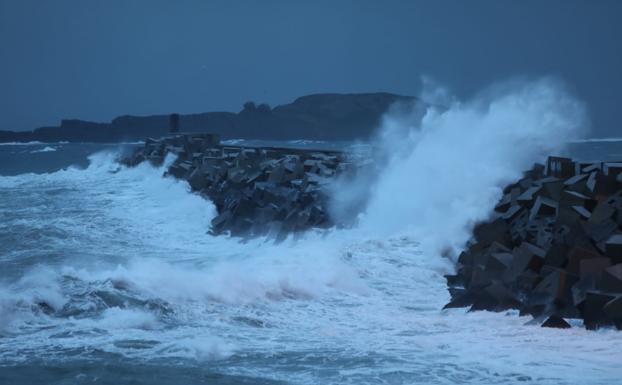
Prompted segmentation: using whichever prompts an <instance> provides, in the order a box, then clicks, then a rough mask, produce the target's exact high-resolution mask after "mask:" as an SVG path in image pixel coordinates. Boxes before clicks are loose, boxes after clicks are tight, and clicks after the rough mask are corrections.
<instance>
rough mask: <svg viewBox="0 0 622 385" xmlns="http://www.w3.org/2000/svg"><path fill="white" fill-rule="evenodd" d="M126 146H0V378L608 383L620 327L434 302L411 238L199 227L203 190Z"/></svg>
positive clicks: (434, 261) (437, 298)
mask: <svg viewBox="0 0 622 385" xmlns="http://www.w3.org/2000/svg"><path fill="white" fill-rule="evenodd" d="M122 147H125V146H118V145H93V144H31V145H5V146H0V157H2V159H3V167H4V169H3V173H4V175H3V176H1V177H0V263H1V266H2V269H1V270H0V383H2V384H81V383H84V384H87V383H89V384H91V383H96V384H125V383H128V384H129V383H132V384H136V383H139V384H143V383H144V384H182V383H205V384H272V383H292V384H319V383H321V384H344V383H352V384H411V383H430V384H455V383H467V382H468V383H482V384H510V383H533V384H576V383H583V384H614V383H618V382H619V381H620V375H621V374H622V369H621V367H620V359H619V357H620V353H621V352H622V351H621V348H620V347H621V346H622V333H618V332H615V331H613V330H601V331H596V332H593V331H586V330H583V329H581V328H580V327H577V328H573V329H571V330H552V329H544V328H541V327H539V326H534V325H526V323H527V322H528V321H529V318H526V317H519V316H518V314H516V313H515V312H507V313H488V312H474V313H467V312H466V311H465V310H463V309H454V310H445V311H443V310H441V308H442V306H443V305H444V304H445V303H446V301H447V300H448V294H447V292H446V289H445V282H444V279H443V276H442V275H443V274H445V273H449V272H451V271H452V262H451V260H450V259H447V258H442V257H439V256H438V255H429V254H427V253H426V251H425V248H424V247H422V245H421V240H420V239H418V238H416V237H413V236H409V235H408V234H396V235H393V236H386V235H375V234H374V233H368V232H364V231H362V230H356V229H353V230H332V231H329V232H326V233H309V234H307V235H306V236H305V237H303V239H299V240H296V241H294V240H288V241H286V242H284V243H282V244H278V245H275V244H273V243H271V242H268V241H265V240H262V239H258V240H251V241H246V242H245V241H241V240H238V239H233V238H228V237H213V236H210V235H208V234H207V233H206V230H207V229H208V226H209V221H210V219H211V218H212V217H213V216H214V215H215V210H214V207H213V206H212V205H211V203H210V202H208V201H205V200H203V199H202V198H200V197H198V196H196V195H193V194H191V193H190V192H189V188H188V186H187V185H186V184H185V183H182V182H178V181H175V180H173V179H169V178H163V177H162V173H163V169H162V168H160V169H158V168H153V167H151V166H149V165H146V164H143V165H140V166H138V167H136V168H133V169H126V168H123V167H121V166H119V165H118V164H116V163H115V161H114V160H115V157H116V156H117V155H118V154H119V152H120V151H125V150H124V149H123V148H122ZM572 147H573V149H571V150H572V151H574V152H576V153H583V154H584V155H590V154H592V155H594V157H600V158H602V157H603V151H607V152H611V154H612V156H614V155H616V154H617V153H618V151H620V150H621V149H622V142H607V143H604V142H601V143H598V144H595V142H589V143H575V144H573V145H572ZM49 148H53V149H54V150H53V151H52V150H46V149H49ZM604 148H606V150H603V149H604ZM89 152H93V153H92V154H91V155H89V156H88V157H86V156H84V154H87V153H89ZM37 154H39V155H40V154H43V155H44V156H45V158H41V159H42V163H41V164H40V165H38V166H37V165H36V164H35V163H36V162H34V160H35V159H38V158H36V157H37V156H39V155H37ZM24 157H28V158H29V159H30V160H31V161H30V162H28V164H23V165H22V166H23V170H24V171H25V172H23V173H18V172H16V171H19V164H20V163H25V162H24ZM5 162H9V163H10V167H7V166H6V163H5ZM44 165H47V167H48V170H46V169H45V166H44ZM59 165H64V169H61V170H57V167H59ZM71 165H77V166H71ZM35 166H37V167H35ZM33 167H35V168H37V171H38V173H32V172H26V171H32V170H33ZM10 174H16V175H10Z"/></svg>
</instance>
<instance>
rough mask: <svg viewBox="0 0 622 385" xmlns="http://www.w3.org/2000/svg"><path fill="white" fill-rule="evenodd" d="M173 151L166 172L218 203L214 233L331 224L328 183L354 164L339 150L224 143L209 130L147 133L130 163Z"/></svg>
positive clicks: (277, 234) (279, 231)
mask: <svg viewBox="0 0 622 385" xmlns="http://www.w3.org/2000/svg"><path fill="white" fill-rule="evenodd" d="M169 153H172V154H174V155H176V157H177V158H176V160H175V162H174V163H173V164H172V165H170V167H169V168H168V170H167V172H166V174H167V175H170V176H172V177H175V178H178V179H184V180H186V181H187V182H188V184H189V185H190V187H191V189H192V190H193V191H195V192H197V193H199V194H201V195H202V196H205V197H206V198H208V199H210V200H211V201H212V202H213V203H214V204H215V205H216V208H217V209H218V216H217V217H216V218H214V219H213V220H212V224H211V230H210V231H211V232H212V233H213V234H221V233H225V232H228V233H230V234H232V235H235V236H244V237H246V236H265V235H268V236H271V237H274V238H276V239H278V240H281V239H284V238H285V237H286V236H287V235H288V234H290V233H295V232H299V231H304V230H307V229H310V228H326V227H329V226H332V225H333V224H334V223H333V222H332V221H331V218H330V217H329V215H328V212H327V203H328V202H327V201H328V197H327V195H326V191H325V185H326V184H327V183H328V181H329V179H330V178H332V177H335V176H336V175H337V174H341V173H344V172H348V171H349V170H350V169H352V167H351V165H352V163H351V162H350V160H348V159H347V158H346V156H345V155H344V154H343V153H341V152H337V151H317V150H305V149H285V148H272V147H270V148H251V147H240V146H222V145H220V143H219V141H218V138H217V137H216V136H214V135H206V134H202V135H201V134H199V135H189V134H181V135H176V136H171V137H166V138H162V139H159V140H155V139H148V140H147V141H146V142H145V146H144V147H143V148H141V149H139V150H138V151H136V152H135V153H134V154H133V155H132V156H131V157H130V158H128V159H126V160H125V163H126V164H128V165H136V164H138V163H140V162H142V161H145V160H147V161H150V162H152V163H153V164H154V165H161V164H162V162H163V160H164V158H165V157H166V155H167V154H169Z"/></svg>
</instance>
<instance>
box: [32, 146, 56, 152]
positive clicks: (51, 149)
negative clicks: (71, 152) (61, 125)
mask: <svg viewBox="0 0 622 385" xmlns="http://www.w3.org/2000/svg"><path fill="white" fill-rule="evenodd" d="M54 151H56V148H54V147H50V146H45V147H43V148H42V149H39V150H34V151H31V152H30V153H31V154H37V153H40V152H54Z"/></svg>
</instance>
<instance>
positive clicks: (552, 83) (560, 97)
mask: <svg viewBox="0 0 622 385" xmlns="http://www.w3.org/2000/svg"><path fill="white" fill-rule="evenodd" d="M427 93H428V94H435V95H439V94H440V95H444V100H445V101H447V100H449V105H447V106H445V107H443V106H440V107H439V106H438V103H430V104H429V105H428V107H427V109H426V111H425V113H424V114H423V117H421V118H420V114H418V113H412V114H410V115H405V114H399V115H391V114H389V115H387V116H385V118H384V123H383V126H382V128H381V131H380V138H381V146H382V149H383V150H384V152H385V153H387V154H388V155H387V158H388V161H387V163H386V167H385V168H384V169H383V170H382V171H381V172H380V173H379V177H378V179H377V180H376V181H375V183H374V184H373V186H371V188H370V190H371V195H370V197H369V201H368V204H367V208H366V210H365V215H364V217H363V218H362V220H361V223H360V228H361V229H363V230H365V231H367V232H370V233H374V234H384V235H390V234H396V233H405V234H413V235H415V236H416V237H417V238H418V239H420V240H421V241H422V246H423V247H424V248H425V249H426V250H428V251H430V252H432V253H436V254H438V252H439V251H440V250H443V249H446V248H450V250H453V251H455V250H457V249H459V248H460V247H461V246H462V245H464V243H465V242H466V241H467V240H468V239H469V237H470V234H471V229H472V227H473V225H474V224H475V223H476V222H477V221H481V220H484V219H486V218H487V217H488V215H489V213H490V212H491V210H492V208H493V206H494V204H495V203H496V202H497V200H498V198H499V197H500V194H501V191H502V188H503V187H504V186H505V185H506V184H507V183H509V182H511V181H514V180H516V179H518V178H519V177H520V175H521V173H522V171H524V170H526V169H528V168H530V167H531V166H532V164H533V163H534V162H541V161H543V160H544V159H545V157H546V156H547V155H550V154H557V153H559V152H560V151H562V150H563V148H564V146H565V143H566V142H567V141H569V140H578V139H581V138H583V137H584V135H585V134H586V133H587V127H588V119H587V114H586V110H585V107H584V106H583V104H582V103H581V102H580V101H578V100H577V99H576V98H574V97H573V96H572V95H570V94H569V93H568V92H567V91H566V89H565V87H564V86H563V84H562V83H561V82H559V81H557V80H554V79H551V78H544V79H540V80H536V81H528V82H508V83H503V84H497V85H494V86H492V87H490V88H488V89H487V90H485V91H484V92H482V93H480V94H479V95H478V96H476V97H474V98H473V99H471V100H468V101H465V102H461V101H458V100H456V99H451V98H447V97H446V95H447V93H445V92H438V91H437V92H434V91H428V92H427Z"/></svg>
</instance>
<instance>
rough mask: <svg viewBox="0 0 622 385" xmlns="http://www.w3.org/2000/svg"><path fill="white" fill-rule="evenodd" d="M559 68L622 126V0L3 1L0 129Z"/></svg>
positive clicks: (467, 85)
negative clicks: (620, 113)
mask: <svg viewBox="0 0 622 385" xmlns="http://www.w3.org/2000/svg"><path fill="white" fill-rule="evenodd" d="M421 75H428V76H431V77H433V78H434V79H436V80H437V81H439V82H441V83H443V84H446V85H447V86H449V87H450V88H451V89H452V90H453V91H454V92H455V93H456V94H457V95H458V96H462V97H465V96H468V95H469V94H472V93H474V92H476V91H477V90H478V89H480V88H481V87H483V86H486V85H488V84H490V83H492V82H494V81H496V80H503V79H505V78H507V77H511V76H517V75H519V76H522V75H527V76H540V75H557V76H561V77H562V78H563V79H564V80H566V81H567V82H568V83H569V84H570V85H571V86H572V87H573V88H574V91H575V93H576V94H577V95H578V96H579V97H580V98H582V99H583V100H585V101H586V102H587V104H588V108H589V111H590V115H591V117H592V123H593V126H594V127H593V136H596V137H602V136H614V135H618V136H622V127H621V125H620V122H619V119H618V116H617V115H618V113H617V112H618V109H619V108H620V106H621V102H622V97H621V96H620V92H621V90H622V1H618V0H574V1H572V0H523V1H519V0H513V1H506V0H471V1H466V0H464V1H463V0H453V1H450V0H440V1H439V0H426V1H417V0H411V1H390V0H377V1H366V0H351V1H341V0H326V1H325V0H313V1H311V0H309V1H294V0H282V1H276V0H274V1H268V0H264V1H260V0H257V1H234V0H223V1H212V0H176V1H173V0H143V1H138V0H107V1H99V0H54V1H46V0H0V116H1V117H2V118H1V120H0V129H10V130H25V129H32V128H35V127H38V126H44V125H54V124H57V123H58V121H59V120H60V119H61V118H81V119H86V120H94V121H109V120H110V119H112V118H114V117H115V116H117V115H122V114H132V115H148V114H156V113H170V112H180V113H189V112H205V111H212V110H225V111H238V110H240V108H241V105H242V103H243V102H245V101H247V100H255V101H257V102H268V103H270V104H271V105H274V104H281V103H286V102H289V101H291V100H292V99H293V98H295V97H297V96H300V95H303V94H309V93H316V92H370V91H388V92H395V93H401V94H410V95H413V94H417V92H418V91H419V88H420V77H421Z"/></svg>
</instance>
